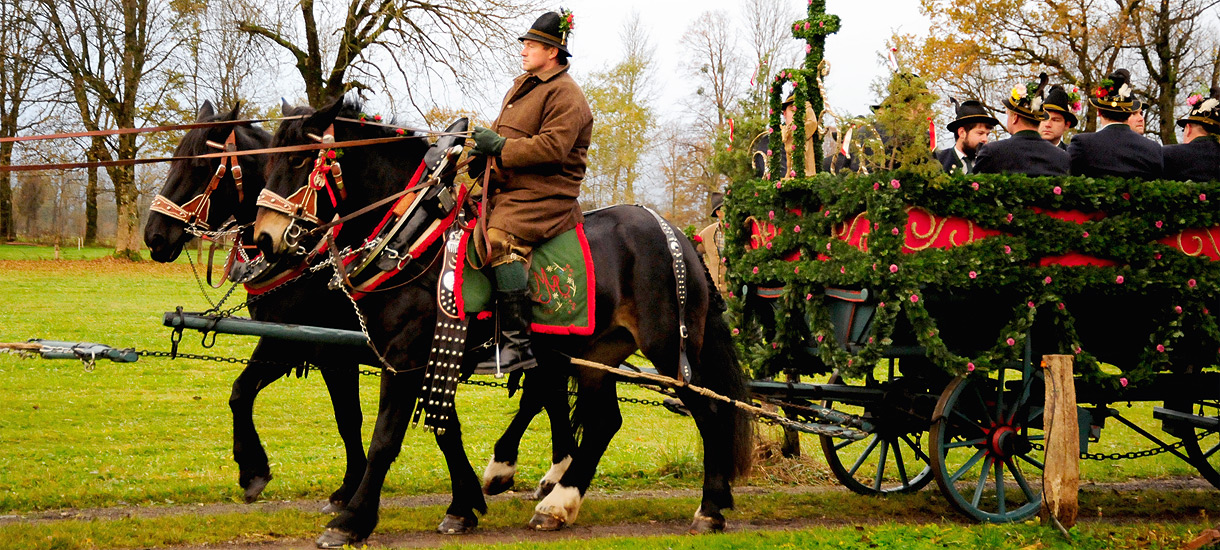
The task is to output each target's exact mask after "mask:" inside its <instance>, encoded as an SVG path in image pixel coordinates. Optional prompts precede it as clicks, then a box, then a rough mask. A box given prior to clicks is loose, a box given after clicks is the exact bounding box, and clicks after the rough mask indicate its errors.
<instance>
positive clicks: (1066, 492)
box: [1039, 355, 1080, 529]
mask: <svg viewBox="0 0 1220 550" xmlns="http://www.w3.org/2000/svg"><path fill="white" fill-rule="evenodd" d="M1042 364H1043V365H1044V366H1045V367H1046V370H1045V375H1046V408H1045V409H1044V411H1043V414H1042V425H1043V430H1044V433H1045V434H1046V469H1045V471H1043V473H1042V476H1043V481H1042V509H1041V511H1040V512H1039V515H1040V516H1041V517H1042V522H1043V523H1044V524H1046V523H1052V519H1054V520H1057V521H1056V523H1058V524H1059V526H1061V527H1060V528H1062V529H1067V528H1071V527H1072V526H1073V525H1076V513H1077V511H1078V510H1079V504H1078V502H1077V497H1078V493H1079V490H1080V427H1079V425H1078V423H1077V414H1076V384H1075V379H1074V378H1073V377H1072V356H1071V355H1045V356H1043V357H1042Z"/></svg>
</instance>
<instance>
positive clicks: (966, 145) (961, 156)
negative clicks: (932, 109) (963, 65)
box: [936, 98, 1000, 174]
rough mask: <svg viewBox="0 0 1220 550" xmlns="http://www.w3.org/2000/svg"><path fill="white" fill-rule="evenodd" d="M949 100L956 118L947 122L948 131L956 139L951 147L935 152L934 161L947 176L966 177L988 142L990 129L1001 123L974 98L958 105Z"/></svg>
mask: <svg viewBox="0 0 1220 550" xmlns="http://www.w3.org/2000/svg"><path fill="white" fill-rule="evenodd" d="M949 101H952V102H953V107H954V110H955V111H956V114H957V118H955V119H954V120H953V122H950V123H949V125H948V128H949V133H951V134H953V136H954V137H955V138H956V140H955V141H954V143H953V147H950V148H948V149H941V150H940V151H937V152H936V160H938V161H940V165H941V166H942V167H944V169H945V172H947V173H949V174H954V173H957V174H969V173H970V172H971V169H973V168H974V161H975V155H976V154H977V153H978V150H979V148H980V147H982V146H984V145H987V142H988V141H989V140H990V139H991V129H992V128H994V127H995V126H996V125H997V124H999V123H1000V121H998V120H996V119H995V117H993V116H991V113H989V112H987V108H986V107H984V106H983V104H982V103H979V102H978V101H975V100H973V99H967V100H966V101H963V102H961V103H960V104H959V103H958V102H957V100H956V99H953V98H949Z"/></svg>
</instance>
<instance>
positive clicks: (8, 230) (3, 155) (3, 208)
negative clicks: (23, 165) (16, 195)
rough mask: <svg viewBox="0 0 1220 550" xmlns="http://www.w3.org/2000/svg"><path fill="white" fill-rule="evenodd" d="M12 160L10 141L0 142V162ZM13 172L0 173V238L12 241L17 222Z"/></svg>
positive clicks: (4, 162)
mask: <svg viewBox="0 0 1220 550" xmlns="http://www.w3.org/2000/svg"><path fill="white" fill-rule="evenodd" d="M12 160H13V144H12V142H6V143H0V164H3V165H5V166H8V165H9V164H11V163H12ZM12 179H13V173H12V172H4V173H0V240H3V241H4V242H12V241H13V240H14V239H15V238H16V231H17V227H16V226H17V224H15V223H13V186H12Z"/></svg>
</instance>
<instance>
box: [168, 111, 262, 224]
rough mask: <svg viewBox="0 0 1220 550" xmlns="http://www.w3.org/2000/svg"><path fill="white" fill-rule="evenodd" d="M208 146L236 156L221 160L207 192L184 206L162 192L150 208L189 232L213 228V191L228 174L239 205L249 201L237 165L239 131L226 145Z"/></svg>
mask: <svg viewBox="0 0 1220 550" xmlns="http://www.w3.org/2000/svg"><path fill="white" fill-rule="evenodd" d="M207 144H208V145H209V146H211V147H214V148H216V149H220V150H222V151H224V152H226V153H232V154H231V155H226V156H224V157H221V160H220V165H219V166H217V167H216V173H215V174H212V180H211V181H209V182H208V185H207V187H206V188H204V190H203V192H202V193H200V194H198V195H196V196H195V198H193V199H191V200H189V201H187V202H186V204H183V205H182V206H179V205H178V204H177V203H175V202H174V201H172V200H170V199H169V198H167V197H165V196H164V195H162V194H160V193H158V194H157V195H156V196H155V197H153V201H152V205H150V206H149V210H151V211H153V212H157V213H160V214H164V215H166V216H169V217H170V218H173V219H175V220H178V221H180V222H182V223H185V224H186V227H187V230H188V231H189V230H191V229H195V228H202V229H203V230H205V231H206V230H209V229H211V227H210V226H209V225H208V213H209V211H210V209H211V206H212V192H213V191H215V190H216V189H217V188H218V187H220V180H221V179H222V178H224V176H225V173H230V174H232V176H233V185H234V186H235V187H236V188H237V202H239V203H240V202H241V201H243V200H245V192H244V191H243V190H242V171H241V164H239V163H238V162H237V157H238V155H237V130H236V129H233V130H230V131H229V137H227V138H225V142H224V144H223V145H222V144H220V143H216V142H214V141H211V140H208V142H207Z"/></svg>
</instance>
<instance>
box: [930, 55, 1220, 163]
mask: <svg viewBox="0 0 1220 550" xmlns="http://www.w3.org/2000/svg"><path fill="white" fill-rule="evenodd" d="M1130 79H1131V75H1130V73H1129V72H1128V71H1127V70H1126V69H1118V70H1117V71H1114V72H1113V73H1111V74H1110V75H1109V77H1107V78H1106V79H1105V80H1104V81H1103V82H1102V85H1100V86H1098V87H1097V88H1096V89H1095V90H1092V93H1089V94H1088V96H1089V97H1088V102H1089V105H1090V106H1092V108H1093V109H1094V110H1095V112H1096V113H1097V131H1095V132H1088V133H1079V134H1076V135H1075V136H1074V137H1072V138H1071V140H1070V141H1069V142H1068V143H1067V144H1066V145H1065V144H1064V143H1063V139H1062V138H1063V134H1064V133H1065V131H1066V130H1067V129H1068V128H1073V127H1075V126H1076V124H1077V123H1078V120H1077V118H1076V115H1075V111H1078V110H1079V107H1080V103H1079V95H1077V92H1075V91H1073V92H1067V91H1066V90H1065V88H1064V87H1063V86H1059V85H1056V86H1053V87H1051V88H1050V90H1049V92H1047V90H1046V85H1047V77H1046V74H1045V73H1043V74H1042V75H1040V78H1039V81H1038V82H1030V83H1028V84H1019V85H1017V86H1016V87H1014V88H1013V91H1012V93H1011V94H1009V96H1008V97H1005V98H1004V101H1003V104H1004V108H1005V110H1006V120H1005V121H1004V127H1005V129H1006V130H1008V133H1009V134H1011V137H1009V138H1007V139H1003V140H999V141H994V142H992V141H990V134H991V131H992V128H993V127H995V126H996V125H999V124H1000V121H999V120H997V119H996V118H994V117H992V116H991V114H990V113H989V112H988V111H987V109H986V107H984V106H983V105H982V104H981V103H980V102H978V101H974V100H969V101H964V102H962V103H960V104H956V102H955V104H956V118H955V119H954V120H953V122H951V123H949V125H948V128H949V131H950V132H952V133H953V134H954V137H955V139H956V142H955V143H954V146H953V147H951V148H948V149H944V150H941V151H939V152H938V153H937V154H936V158H937V160H939V161H940V163H941V165H942V166H943V167H944V169H945V171H947V172H950V173H953V172H961V173H968V174H996V173H1011V174H1026V175H1030V176H1064V175H1069V174H1070V175H1075V176H1089V177H1106V176H1109V177H1122V178H1139V179H1144V180H1155V179H1166V180H1179V181H1211V180H1220V142H1218V141H1217V135H1220V88H1213V89H1212V90H1211V91H1210V93H1209V94H1208V95H1209V96H1210V97H1204V96H1203V95H1202V94H1195V95H1192V96H1190V98H1189V99H1188V103H1189V106H1190V112H1189V114H1187V115H1186V116H1185V117H1183V118H1181V119H1180V120H1178V121H1177V123H1178V126H1180V127H1182V128H1183V134H1182V143H1181V144H1177V145H1164V146H1162V145H1159V144H1157V143H1156V142H1154V141H1152V140H1150V139H1147V138H1145V137H1144V136H1143V113H1142V110H1141V104H1140V101H1139V100H1138V99H1135V98H1134V97H1133V94H1132V88H1131V85H1130ZM1133 127H1134V128H1133Z"/></svg>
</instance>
